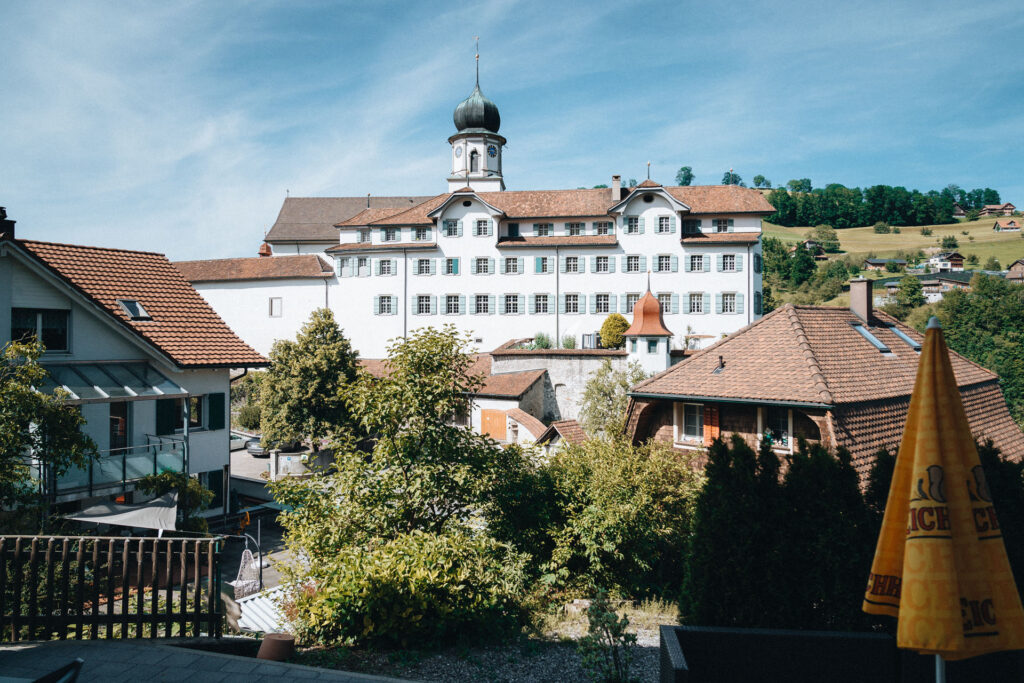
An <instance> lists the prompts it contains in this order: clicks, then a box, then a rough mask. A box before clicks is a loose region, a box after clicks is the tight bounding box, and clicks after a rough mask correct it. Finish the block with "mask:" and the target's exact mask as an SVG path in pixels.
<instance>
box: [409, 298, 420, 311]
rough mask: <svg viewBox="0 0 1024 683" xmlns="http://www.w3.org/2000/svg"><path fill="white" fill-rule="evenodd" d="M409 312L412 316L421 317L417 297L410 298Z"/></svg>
mask: <svg viewBox="0 0 1024 683" xmlns="http://www.w3.org/2000/svg"><path fill="white" fill-rule="evenodd" d="M409 312H410V313H411V314H413V315H419V314H420V311H419V306H417V305H416V297H415V296H410V297H409Z"/></svg>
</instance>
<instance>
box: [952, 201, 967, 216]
mask: <svg viewBox="0 0 1024 683" xmlns="http://www.w3.org/2000/svg"><path fill="white" fill-rule="evenodd" d="M966 217H967V210H966V209H964V207H962V206H960V204H959V203H957V202H953V218H966Z"/></svg>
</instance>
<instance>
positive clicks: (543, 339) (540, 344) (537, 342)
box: [533, 332, 552, 349]
mask: <svg viewBox="0 0 1024 683" xmlns="http://www.w3.org/2000/svg"><path fill="white" fill-rule="evenodd" d="M551 347H552V342H551V337H549V336H548V335H546V334H544V333H543V332H538V333H537V334H535V335H533V348H535V349H550V348H551Z"/></svg>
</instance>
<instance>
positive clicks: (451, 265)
mask: <svg viewBox="0 0 1024 683" xmlns="http://www.w3.org/2000/svg"><path fill="white" fill-rule="evenodd" d="M444 274H445V275H458V274H459V259H458V258H457V257H456V258H446V259H445V260H444Z"/></svg>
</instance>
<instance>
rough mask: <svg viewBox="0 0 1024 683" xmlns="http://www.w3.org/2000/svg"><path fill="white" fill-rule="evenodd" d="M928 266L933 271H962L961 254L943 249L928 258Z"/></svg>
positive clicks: (962, 261)
mask: <svg viewBox="0 0 1024 683" xmlns="http://www.w3.org/2000/svg"><path fill="white" fill-rule="evenodd" d="M928 267H929V269H930V270H931V271H932V272H933V273H945V272H952V273H958V272H963V269H964V257H963V254H961V253H959V252H956V251H943V252H940V253H938V254H935V255H934V256H932V257H931V258H930V259H928Z"/></svg>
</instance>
